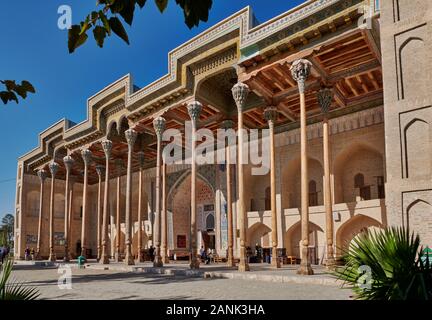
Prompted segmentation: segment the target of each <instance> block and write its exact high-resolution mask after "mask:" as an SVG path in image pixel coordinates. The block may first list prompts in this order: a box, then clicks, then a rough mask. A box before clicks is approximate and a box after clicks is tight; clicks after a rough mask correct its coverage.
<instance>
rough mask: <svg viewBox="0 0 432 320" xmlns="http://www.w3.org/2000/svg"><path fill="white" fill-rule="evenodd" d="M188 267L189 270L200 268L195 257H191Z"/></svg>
mask: <svg viewBox="0 0 432 320" xmlns="http://www.w3.org/2000/svg"><path fill="white" fill-rule="evenodd" d="M189 267H190V268H191V269H199V267H200V261H199V260H198V258H197V257H196V256H194V257H192V259H191V262H190V265H189Z"/></svg>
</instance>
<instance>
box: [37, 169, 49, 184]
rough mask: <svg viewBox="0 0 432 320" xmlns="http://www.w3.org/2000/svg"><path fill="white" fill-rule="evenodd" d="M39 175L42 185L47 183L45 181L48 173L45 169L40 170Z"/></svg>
mask: <svg viewBox="0 0 432 320" xmlns="http://www.w3.org/2000/svg"><path fill="white" fill-rule="evenodd" d="M37 175H38V177H39V180H40V182H41V183H43V182H44V181H45V179H46V178H47V173H46V171H45V170H44V169H40V170H38V172H37Z"/></svg>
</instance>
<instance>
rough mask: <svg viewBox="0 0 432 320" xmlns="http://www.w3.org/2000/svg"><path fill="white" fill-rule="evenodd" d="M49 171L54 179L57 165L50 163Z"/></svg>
mask: <svg viewBox="0 0 432 320" xmlns="http://www.w3.org/2000/svg"><path fill="white" fill-rule="evenodd" d="M48 167H49V170H50V172H51V176H52V177H54V176H55V175H56V173H57V171H58V168H59V165H58V164H57V162H54V161H52V162H50V164H49V165H48Z"/></svg>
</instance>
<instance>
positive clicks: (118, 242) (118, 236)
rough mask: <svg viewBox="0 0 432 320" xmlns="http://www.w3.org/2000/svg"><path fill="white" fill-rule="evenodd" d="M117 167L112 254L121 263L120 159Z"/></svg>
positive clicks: (121, 163) (121, 162) (117, 161)
mask: <svg viewBox="0 0 432 320" xmlns="http://www.w3.org/2000/svg"><path fill="white" fill-rule="evenodd" d="M116 167H117V192H116V198H117V200H116V223H115V224H116V250H115V254H114V259H115V261H116V262H121V261H123V259H122V257H121V251H120V245H121V219H120V209H121V169H122V167H123V161H122V160H120V159H117V160H116Z"/></svg>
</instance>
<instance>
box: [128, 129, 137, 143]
mask: <svg viewBox="0 0 432 320" xmlns="http://www.w3.org/2000/svg"><path fill="white" fill-rule="evenodd" d="M137 136H138V133H137V132H136V131H135V130H134V129H128V130H126V131H125V137H126V141H127V143H128V145H129V147H132V146H133V145H134V144H135V141H136V139H137Z"/></svg>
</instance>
